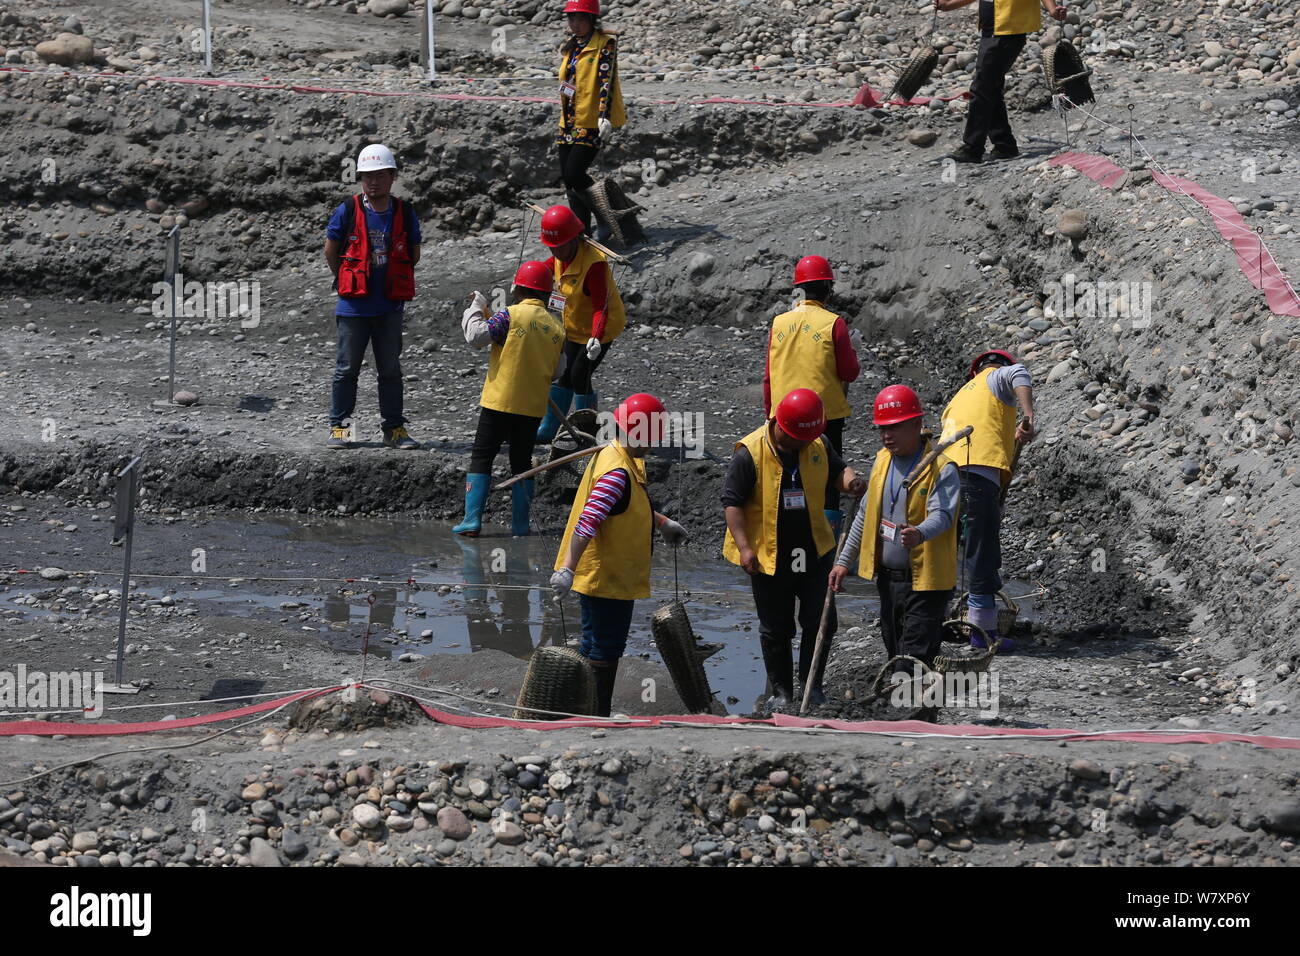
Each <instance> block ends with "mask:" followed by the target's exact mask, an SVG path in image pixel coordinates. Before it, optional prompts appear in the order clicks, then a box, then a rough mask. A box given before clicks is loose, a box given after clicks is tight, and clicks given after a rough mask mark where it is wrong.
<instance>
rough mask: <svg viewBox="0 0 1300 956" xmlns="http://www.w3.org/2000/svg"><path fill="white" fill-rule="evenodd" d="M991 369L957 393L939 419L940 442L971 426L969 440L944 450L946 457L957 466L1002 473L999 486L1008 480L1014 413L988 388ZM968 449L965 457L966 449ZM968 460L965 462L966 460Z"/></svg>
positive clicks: (981, 372) (1014, 449) (1014, 435)
mask: <svg viewBox="0 0 1300 956" xmlns="http://www.w3.org/2000/svg"><path fill="white" fill-rule="evenodd" d="M993 371H994V369H992V368H986V369H982V370H981V371H980V372H979V374H978V375H976V376H975V377H974V378H973V379H971V380H970V381H969V382H967V383H966V384H965V385H963V386H962V387H961V388H960V389H958V390H957V394H956V395H954V396H953V397H952V400H951V401H950V402H948V407H947V408H945V409H944V410H943V416H942V418H941V420H942V423H943V428H942V433H941V434H940V436H939V437H940V440H943V439H946V438H947V437H948V436H950V435H952V434H954V433H956V432H959V431H961V430H962V429H963V428H965V427H966V426H967V425H973V426H974V427H975V431H974V432H972V433H971V436H970V438H967V439H963V440H962V441H960V442H957V443H956V444H955V445H952V446H951V447H950V448H949V449H948V457H950V458H951V459H952V460H953V461H955V462H957V464H959V465H982V466H984V467H985V468H997V469H999V470H1000V471H1001V472H1002V483H1003V484H1004V485H1005V484H1006V483H1007V482H1009V481H1010V480H1011V462H1012V460H1013V459H1014V458H1015V454H1016V410H1015V409H1014V408H1012V407H1011V406H1010V405H1007V404H1006V403H1005V402H1002V401H1000V400H999V399H998V397H997V396H996V395H994V394H993V391H992V390H991V389H990V388H989V384H988V380H989V376H990V375H992V374H993ZM968 446H969V455H968V454H967V448H968ZM968 458H969V460H967V459H968Z"/></svg>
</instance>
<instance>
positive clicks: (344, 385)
mask: <svg viewBox="0 0 1300 956" xmlns="http://www.w3.org/2000/svg"><path fill="white" fill-rule="evenodd" d="M334 318H335V321H336V322H337V323H338V329H339V347H338V357H337V359H336V361H335V363H334V384H333V388H332V389H331V393H330V424H331V425H342V424H343V422H344V420H345V419H348V418H351V417H352V412H353V410H354V409H355V408H356V407H357V376H359V375H360V374H361V363H362V362H363V361H364V360H365V357H366V345H367V344H369V345H371V346H372V347H373V350H374V354H375V374H376V375H377V376H378V378H379V414H380V415H381V416H383V427H384V428H385V429H391V428H396V427H397V426H399V425H402V424H404V423H405V422H406V419H405V418H403V417H402V366H401V363H400V362H398V360H397V357H398V356H399V355H400V354H401V353H402V313H401V312H389V313H388V314H387V315H375V316H359V315H336V316H335V317H334Z"/></svg>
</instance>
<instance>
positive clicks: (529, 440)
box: [452, 262, 564, 538]
mask: <svg viewBox="0 0 1300 956" xmlns="http://www.w3.org/2000/svg"><path fill="white" fill-rule="evenodd" d="M550 294H551V270H550V269H549V268H548V267H547V265H546V263H544V262H525V263H523V264H521V265H520V266H519V270H518V271H517V272H516V273H515V281H514V288H513V289H512V291H511V295H512V297H513V298H514V304H513V305H511V306H510V307H509V308H506V309H503V310H501V311H500V312H497V313H496V314H495V315H490V316H489V315H488V314H487V300H486V299H484V298H483V296H482V294H481V293H478V292H475V293H474V304H473V305H471V306H470V307H469V308H468V309H466V310H465V314H464V315H463V316H462V317H461V330H462V331H463V332H464V334H465V341H466V342H467V343H469V345H470V346H472V347H473V348H476V349H481V348H485V347H487V346H489V345H490V346H491V347H492V352H491V355H490V357H489V359H488V373H487V380H486V381H484V383H483V393H482V394H481V395H480V396H479V402H478V403H479V413H478V431H477V432H476V433H475V435H474V449H473V451H471V452H470V459H469V474H468V475H467V476H466V479H465V518H464V520H463V521H461V523H460V524H458V525H456V526H455V527H454V528H452V530H453V531H455V532H456V533H457V534H461V535H465V536H466V537H469V538H476V537H478V534H479V531H480V530H481V529H482V527H483V503H484V502H485V501H486V500H487V496H488V491H489V486H490V485H491V483H492V462H493V460H494V459H495V458H496V456H497V453H498V452H499V451H501V445H502V444H503V443H509V445H510V473H511V474H512V475H517V474H519V473H521V472H524V471H527V470H528V469H529V468H531V467H532V459H533V442H534V440H535V438H536V435H537V423H538V422H540V421H541V420H542V415H543V414H544V413H545V411H546V392H547V388H548V386H549V385H550V381H551V379H552V378H553V377H554V376H555V375H557V374H558V369H559V366H560V363H561V362H562V361H563V357H562V353H561V350H562V348H563V346H564V327H563V326H562V325H560V323H559V320H557V319H556V318H555V317H554V316H553V315H551V313H549V312H547V311H546V304H545V300H546V297H547V296H549V295H550ZM510 494H511V502H510V505H511V511H510V530H511V533H512V534H514V535H516V536H518V537H522V536H524V535H526V534H528V530H529V528H528V517H529V509H530V507H531V503H532V500H533V479H531V478H528V479H526V480H524V481H520V482H516V483H515V484H514V485H512V486H511V489H510Z"/></svg>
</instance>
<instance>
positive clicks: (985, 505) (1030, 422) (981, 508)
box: [943, 349, 1038, 654]
mask: <svg viewBox="0 0 1300 956" xmlns="http://www.w3.org/2000/svg"><path fill="white" fill-rule="evenodd" d="M966 379H967V381H966V384H965V385H963V386H962V387H961V388H960V389H958V391H957V394H956V395H954V396H953V397H952V399H951V400H950V401H949V402H948V406H947V407H946V408H945V409H944V410H943V435H945V436H947V435H953V434H956V433H957V432H959V431H961V429H963V428H965V427H966V426H967V425H973V426H974V429H975V430H974V431H973V432H972V433H971V436H970V438H968V439H965V440H964V441H962V442H959V443H957V444H955V445H953V446H952V447H951V448H949V449H948V454H949V456H950V457H951V458H952V459H953V461H955V462H957V464H958V467H959V468H960V470H961V489H962V513H963V514H964V515H965V518H964V524H965V533H966V557H965V580H966V586H967V588H968V589H969V594H968V597H967V612H966V617H967V620H969V621H970V622H971V623H972V624H974V625H976V626H978V627H980V628H983V629H984V631H985V632H987V633H988V634H989V639H990V640H992V639H993V638H994V637H1001V643H1000V644H999V645H998V653H1000V654H1008V653H1010V652H1011V651H1014V650H1015V647H1016V643H1015V641H1014V640H1012V639H1011V638H1010V637H1008V636H1007V635H1005V634H1002V635H999V634H998V633H997V623H998V611H997V594H998V592H999V591H1000V590H1002V573H1001V569H1002V542H1001V534H1002V499H1003V497H1004V492H1005V489H1006V487H1007V486H1008V485H1010V484H1011V476H1012V471H1013V469H1014V468H1015V462H1016V456H1017V451H1018V449H1019V448H1020V446H1022V445H1024V444H1026V443H1028V442H1030V441H1033V439H1034V436H1035V435H1037V434H1038V422H1037V417H1036V416H1035V414H1034V380H1033V378H1032V377H1031V376H1030V374H1029V370H1028V369H1027V368H1025V367H1024V366H1023V365H1021V364H1020V363H1019V362H1017V361H1016V359H1015V356H1014V355H1012V354H1011V353H1010V352H1004V351H1002V350H1001V349H990V350H989V351H987V352H981V353H980V354H979V355H977V356H975V358H974V360H973V361H972V362H971V363H970V368H969V369H968V370H967V373H966ZM1017 403H1018V404H1019V406H1020V410H1021V412H1022V415H1023V417H1022V418H1021V420H1020V423H1019V424H1016V405H1017ZM971 644H972V645H973V646H975V647H981V648H982V647H984V646H985V644H984V642H983V641H982V640H981V639H980V638H979V636H978V635H975V636H972V637H971Z"/></svg>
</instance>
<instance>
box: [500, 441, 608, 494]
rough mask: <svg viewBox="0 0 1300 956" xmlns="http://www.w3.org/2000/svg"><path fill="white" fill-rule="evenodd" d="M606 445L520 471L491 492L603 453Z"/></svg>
mask: <svg viewBox="0 0 1300 956" xmlns="http://www.w3.org/2000/svg"><path fill="white" fill-rule="evenodd" d="M608 447H609V446H608V445H592V446H591V447H590V448H584V449H582V451H575V452H574V453H573V454H572V455H565V456H564V457H563V458H557V459H555V461H548V462H547V463H546V464H544V465H538V466H537V467H536V468H529V469H528V470H527V471H521V472H520V473H519V474H517V475H515V476H514V477H513V478H507V479H506V480H505V481H503V482H500V483H499V484H495V485H493V486H492V490H493V491H504V490H505V489H507V488H509V487H510V486H511V485H513V484H514V483H515V482H517V481H523V480H524V479H525V478H531V477H533V475H540V474H541V473H542V472H544V471H550V470H551V469H552V468H558V467H559V466H560V465H567V464H568V463H569V462H571V461H577V460H578V459H579V458H585V457H586V456H587V455H594V454H595V453H596V452H598V451H604V450H605V449H606V448H608Z"/></svg>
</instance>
